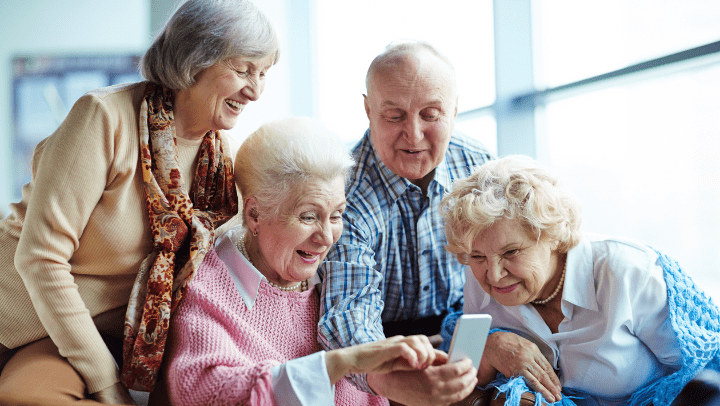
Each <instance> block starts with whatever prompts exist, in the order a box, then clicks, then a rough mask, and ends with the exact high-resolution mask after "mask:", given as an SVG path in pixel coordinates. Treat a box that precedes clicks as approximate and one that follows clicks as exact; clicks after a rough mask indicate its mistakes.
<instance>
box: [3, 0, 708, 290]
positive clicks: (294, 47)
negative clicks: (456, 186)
mask: <svg viewBox="0 0 720 406" xmlns="http://www.w3.org/2000/svg"><path fill="white" fill-rule="evenodd" d="M256 4H258V6H259V7H260V8H261V9H262V10H263V11H264V12H265V13H266V14H267V15H268V17H269V18H270V19H271V20H272V21H273V22H274V23H275V25H276V28H277V29H278V31H279V34H280V36H281V46H282V50H281V57H280V61H279V63H278V64H277V65H276V66H275V67H273V68H272V69H271V70H270V72H269V74H268V79H267V86H266V90H265V93H264V94H263V96H262V98H261V99H260V101H258V102H256V103H252V104H250V105H249V106H248V107H247V108H246V109H245V111H244V112H243V116H242V117H241V119H240V121H239V123H238V126H237V127H236V128H235V129H233V130H232V131H231V132H230V135H231V136H232V138H233V139H234V140H235V141H237V142H238V143H240V142H242V140H243V139H244V138H245V137H246V136H247V134H249V133H251V132H252V131H254V130H255V129H256V128H257V127H258V126H259V125H260V124H262V123H263V122H265V121H267V120H271V119H276V118H280V117H285V116H289V115H307V116H313V117H316V118H319V119H321V120H322V121H324V122H325V124H326V125H327V126H328V127H330V128H331V129H333V130H335V131H336V132H337V133H338V134H339V135H340V136H341V137H343V140H345V141H346V142H347V143H348V145H351V144H352V143H354V142H355V141H357V140H358V139H359V138H360V137H361V136H362V134H363V132H364V131H365V129H366V127H367V118H366V117H365V113H364V110H363V101H362V100H363V99H362V94H363V93H364V92H365V88H364V78H365V73H366V70H367V67H368V65H369V64H370V62H371V60H372V59H373V57H374V56H375V55H377V54H378V53H380V52H381V51H382V49H383V48H384V47H385V45H387V44H388V43H389V42H391V41H394V40H400V39H422V40H426V41H428V42H430V43H432V44H433V45H435V46H436V47H437V48H438V49H439V50H440V51H441V52H443V53H445V54H446V55H447V56H448V57H449V58H450V59H451V60H452V61H453V63H454V65H455V69H456V72H457V79H458V85H459V89H460V105H459V108H460V114H459V116H458V120H457V124H456V128H457V129H459V130H460V131H462V132H465V133H466V134H468V135H471V136H473V137H476V138H477V139H479V140H480V141H482V142H483V143H485V145H486V146H488V147H489V148H490V149H491V150H492V151H494V152H495V153H496V154H498V155H499V156H506V155H510V154H526V155H530V156H533V157H535V158H537V159H538V160H540V161H541V162H543V163H544V164H546V165H547V166H548V167H550V169H551V170H553V171H554V172H555V173H556V174H558V175H559V176H560V178H561V179H563V180H564V183H565V185H566V186H567V187H568V188H569V189H570V190H571V191H572V192H573V193H574V194H575V195H576V196H577V197H578V198H579V199H580V201H581V202H582V204H583V217H584V227H583V228H584V230H586V231H592V232H601V233H606V234H616V235H624V236H628V237H632V238H635V239H638V240H641V241H643V242H646V243H648V244H650V245H652V246H653V247H655V248H657V249H660V250H662V251H664V252H665V253H668V254H670V255H672V256H674V257H675V258H676V259H678V260H679V261H680V263H681V264H682V265H683V266H684V268H685V269H686V270H687V272H688V273H689V274H690V275H692V277H693V278H694V280H695V282H696V283H697V284H698V285H699V286H700V287H701V288H702V289H704V290H705V291H706V292H707V293H709V294H710V295H711V296H713V297H714V299H715V301H716V302H718V301H720V277H718V275H720V272H719V271H720V23H718V22H720V2H718V1H717V0H686V1H683V2H678V1H675V0H606V1H602V2H577V1H574V0H495V1H491V0H446V1H444V2H439V1H436V0H435V1H427V0H363V1H362V2H349V1H338V0H256ZM175 6H176V1H172V0H123V1H122V2H118V1H110V0H73V1H69V2H68V1H60V0H24V1H18V2H11V1H6V0H3V1H2V2H0V22H1V24H0V39H2V40H1V41H0V213H3V214H5V215H6V214H7V213H8V205H9V204H11V203H12V202H14V201H17V200H19V198H20V187H21V186H22V185H23V184H24V183H26V182H28V181H29V168H28V166H29V162H30V157H31V155H32V150H33V148H34V146H35V145H36V144H37V142H38V141H40V140H41V139H43V138H45V137H47V136H48V135H50V134H51V133H52V132H53V131H54V130H55V129H56V128H57V126H58V125H59V124H60V122H61V121H62V120H63V118H64V117H65V115H66V113H67V112H68V111H69V109H70V107H71V106H72V104H73V103H74V102H75V100H77V98H78V97H79V96H80V95H82V94H83V93H84V92H86V91H87V90H90V89H93V88H97V87H102V86H106V85H110V84H115V83H122V82H128V81H135V80H139V75H138V73H137V62H138V60H139V57H140V56H141V55H142V54H143V52H144V50H145V49H146V47H147V46H148V45H149V44H150V42H151V40H152V38H153V36H154V34H155V33H156V32H157V30H158V28H159V27H161V26H162V24H163V23H164V21H165V19H166V18H167V17H168V16H169V15H170V14H171V13H172V11H173V10H174V8H175Z"/></svg>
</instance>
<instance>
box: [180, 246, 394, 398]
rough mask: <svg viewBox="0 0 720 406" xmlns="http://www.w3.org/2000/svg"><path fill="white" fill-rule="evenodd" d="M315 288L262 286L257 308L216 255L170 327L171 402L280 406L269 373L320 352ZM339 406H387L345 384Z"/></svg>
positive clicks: (339, 386) (339, 388)
mask: <svg viewBox="0 0 720 406" xmlns="http://www.w3.org/2000/svg"><path fill="white" fill-rule="evenodd" d="M318 317H319V298H318V295H317V293H316V292H315V288H314V287H313V288H311V289H310V290H308V291H305V292H283V291H281V290H279V289H276V288H273V287H271V286H270V285H269V284H267V283H266V282H262V283H261V284H260V289H259V292H258V297H257V300H256V302H255V305H254V306H253V307H252V309H248V308H247V307H246V305H245V303H244V302H243V300H242V298H241V296H240V294H239V292H238V290H237V288H236V287H235V284H234V283H233V280H232V279H231V276H230V274H229V271H228V269H227V267H226V265H225V264H224V263H223V262H222V260H220V258H218V256H217V253H216V252H215V250H212V251H210V252H209V253H208V254H207V255H206V257H205V259H204V261H203V263H202V265H201V266H200V268H199V269H198V272H197V274H196V276H195V278H194V279H193V281H192V282H191V283H190V285H189V287H188V290H187V292H186V296H185V298H184V299H183V301H182V302H181V304H180V305H179V306H178V309H177V312H176V314H175V315H173V322H172V323H171V336H170V342H171V344H170V351H169V353H168V355H169V358H168V361H170V363H169V368H168V371H167V372H168V373H167V375H166V376H167V380H168V388H169V392H170V398H171V400H172V402H173V404H174V405H226V404H228V405H230V404H232V405H235V404H250V405H278V404H280V405H282V404H283V402H282V399H278V400H277V402H276V399H275V394H274V391H273V387H272V381H273V377H272V372H271V370H270V369H271V368H272V367H273V366H275V365H278V364H281V363H284V362H286V361H289V360H292V359H295V358H300V357H303V356H306V355H309V354H312V353H314V352H317V351H320V350H321V347H320V345H319V344H318V342H317V338H316V337H317V322H318ZM335 404H336V405H387V400H385V399H384V398H379V397H376V396H373V395H370V394H368V393H365V392H361V391H359V390H358V389H356V388H355V387H354V386H353V385H352V384H350V383H349V382H348V381H347V379H346V378H343V379H341V380H340V381H338V383H337V384H336V385H335Z"/></svg>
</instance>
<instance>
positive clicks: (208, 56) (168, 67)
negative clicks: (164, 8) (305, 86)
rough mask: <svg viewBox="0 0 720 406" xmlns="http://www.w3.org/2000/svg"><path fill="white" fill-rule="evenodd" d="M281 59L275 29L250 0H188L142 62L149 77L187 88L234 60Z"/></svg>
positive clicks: (161, 82) (174, 86) (155, 81)
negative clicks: (198, 77) (211, 69)
mask: <svg viewBox="0 0 720 406" xmlns="http://www.w3.org/2000/svg"><path fill="white" fill-rule="evenodd" d="M268 55H273V56H274V58H273V64H274V63H275V62H277V59H278V57H279V44H278V39H277V35H276V33H275V29H274V28H273V26H272V24H271V23H270V21H269V20H268V19H267V17H265V15H264V14H263V13H262V12H261V11H260V10H259V9H258V8H257V7H256V6H255V5H254V4H253V3H252V2H250V1H248V0H187V1H185V2H184V3H182V4H181V5H180V7H178V9H177V10H176V11H175V13H173V15H172V17H170V19H169V20H168V21H167V23H166V24H165V27H164V28H163V29H162V30H161V31H160V33H159V34H158V36H157V38H155V41H154V42H153V44H152V45H151V46H150V48H149V49H148V50H147V52H146V53H145V56H144V57H143V59H142V61H141V62H140V71H141V73H142V75H143V76H144V77H145V79H147V80H149V81H151V82H154V83H157V84H159V85H161V86H163V87H165V88H168V89H173V90H179V89H187V88H189V87H190V86H192V85H193V83H195V76H196V75H197V74H198V73H200V71H202V70H203V69H206V68H209V67H210V66H212V65H214V64H216V63H217V62H221V61H225V60H227V59H231V58H237V57H246V58H249V59H257V58H263V57H265V56H268Z"/></svg>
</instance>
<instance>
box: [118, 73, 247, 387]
mask: <svg viewBox="0 0 720 406" xmlns="http://www.w3.org/2000/svg"><path fill="white" fill-rule="evenodd" d="M172 101H173V95H172V92H171V91H170V90H168V89H164V88H163V87H161V86H158V85H155V84H152V83H148V84H147V87H146V88H145V96H144V100H143V102H142V105H141V107H140V152H141V164H142V173H143V183H144V187H145V197H146V199H147V202H146V204H147V210H148V214H149V216H150V227H151V231H152V236H153V242H154V248H153V251H152V252H151V253H150V254H149V255H148V256H147V258H145V260H144V261H143V262H142V264H141V266H140V271H139V272H138V275H137V278H136V280H135V285H134V287H133V290H132V293H131V295H130V301H129V303H128V308H127V313H126V316H125V331H124V334H125V339H124V342H123V369H122V382H123V384H125V386H126V387H128V388H129V389H133V390H140V391H147V392H149V391H151V390H152V388H153V386H154V385H155V381H156V380H157V377H158V371H159V369H160V364H161V362H162V357H163V352H164V350H165V342H166V340H167V334H168V330H169V326H170V314H171V313H172V312H173V311H174V310H175V308H176V307H177V305H178V303H179V302H180V299H181V298H182V295H183V292H184V290H185V287H186V286H187V284H188V283H189V281H190V280H191V279H192V277H193V275H194V274H195V270H197V268H198V267H199V266H200V263H201V262H202V260H203V258H204V257H205V254H206V253H207V252H208V251H209V250H210V248H212V244H213V242H214V240H215V232H214V230H215V227H217V226H219V225H220V224H222V223H224V222H225V221H227V220H228V219H229V218H230V217H232V216H233V215H235V214H236V213H237V212H238V197H237V192H236V189H235V179H234V177H233V172H232V169H233V165H232V161H231V160H230V158H229V157H228V156H227V155H226V151H229V149H228V148H227V145H226V144H225V143H224V138H223V137H221V136H220V134H219V133H218V132H215V131H210V132H208V133H207V134H205V137H204V138H203V141H202V144H201V145H200V150H199V151H198V156H199V157H198V164H197V168H196V170H195V178H194V179H193V181H192V189H191V190H190V193H188V190H187V189H186V187H185V184H184V182H183V180H182V178H181V177H180V169H179V167H178V162H177V146H176V143H175V127H174V125H173V121H174V117H173V106H172Z"/></svg>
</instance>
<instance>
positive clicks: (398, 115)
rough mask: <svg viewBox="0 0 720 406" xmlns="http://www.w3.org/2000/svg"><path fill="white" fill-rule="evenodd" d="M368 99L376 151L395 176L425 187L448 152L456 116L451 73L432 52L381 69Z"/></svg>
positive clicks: (410, 57)
mask: <svg viewBox="0 0 720 406" xmlns="http://www.w3.org/2000/svg"><path fill="white" fill-rule="evenodd" d="M369 86H370V87H369V89H368V95H367V96H365V112H366V113H367V116H368V119H369V120H370V132H371V136H372V143H373V147H374V148H375V151H376V152H377V154H378V156H379V157H380V159H381V160H382V162H383V163H384V164H385V166H387V167H388V168H389V169H390V170H391V171H393V172H394V173H395V174H397V175H399V176H402V177H404V178H406V179H408V180H410V181H411V182H413V183H414V184H416V185H418V186H420V187H421V188H423V189H425V188H426V187H427V184H428V183H429V182H430V180H431V179H432V176H433V171H434V170H435V168H436V167H437V166H438V165H439V164H440V162H442V160H443V158H444V156H445V152H446V151H447V147H448V144H449V142H450V135H451V134H452V130H453V126H454V123H455V116H456V115H457V96H456V94H455V86H454V81H453V75H452V71H451V70H450V68H449V66H447V64H446V63H445V62H443V61H442V60H441V59H439V58H437V57H436V56H434V55H432V54H431V53H429V52H420V53H419V54H414V55H413V54H405V55H400V56H398V57H396V59H395V60H394V61H393V62H392V63H391V64H388V65H385V66H379V67H377V69H376V71H375V72H374V73H373V75H372V79H371V82H370V84H369Z"/></svg>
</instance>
